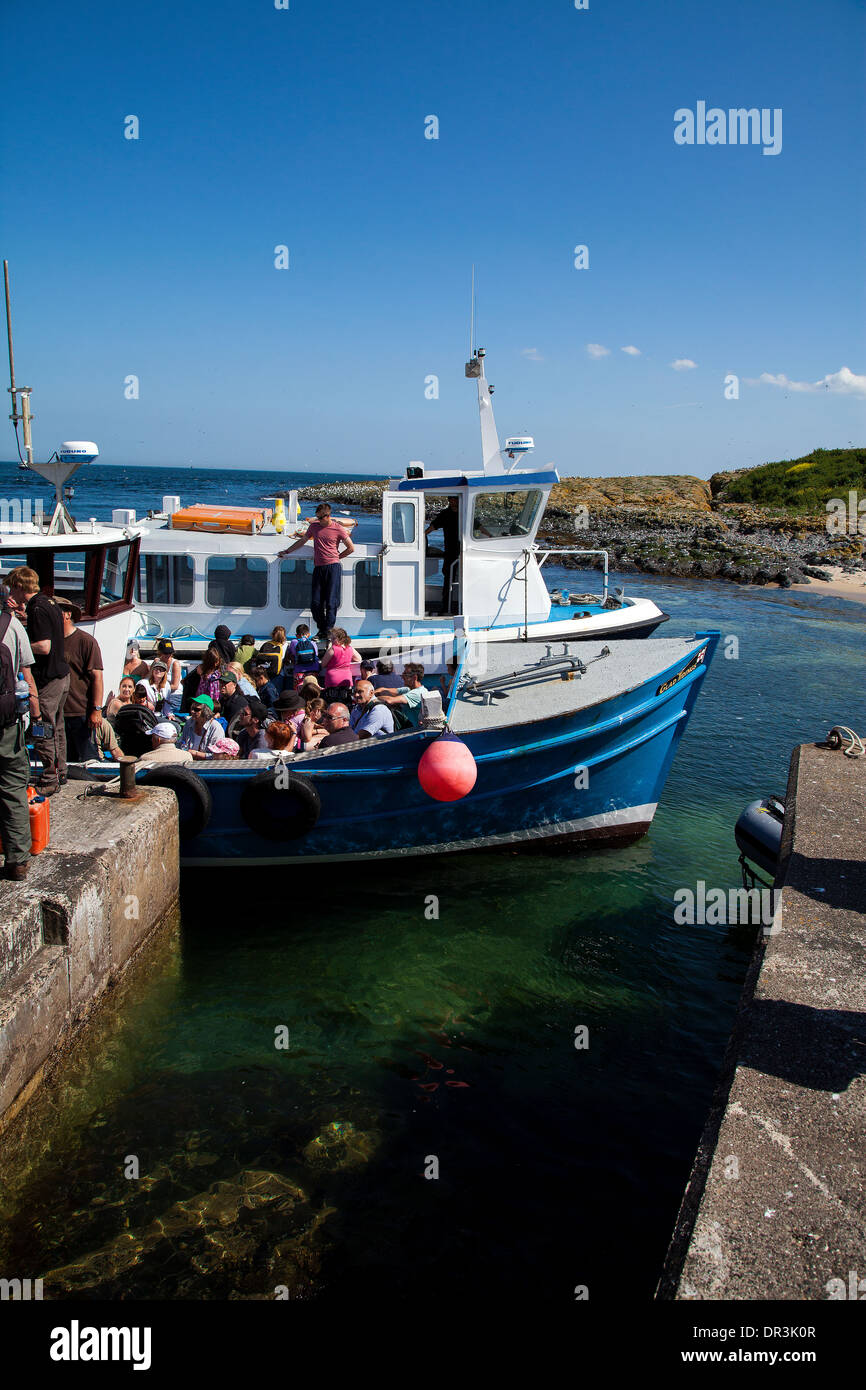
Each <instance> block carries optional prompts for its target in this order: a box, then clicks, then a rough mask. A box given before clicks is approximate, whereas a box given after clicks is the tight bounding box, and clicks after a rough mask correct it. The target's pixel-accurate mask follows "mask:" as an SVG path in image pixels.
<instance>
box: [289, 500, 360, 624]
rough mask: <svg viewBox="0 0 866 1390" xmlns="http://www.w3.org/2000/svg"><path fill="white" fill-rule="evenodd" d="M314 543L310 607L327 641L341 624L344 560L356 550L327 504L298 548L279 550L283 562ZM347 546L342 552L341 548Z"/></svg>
mask: <svg viewBox="0 0 866 1390" xmlns="http://www.w3.org/2000/svg"><path fill="white" fill-rule="evenodd" d="M309 541H312V542H313V589H312V594H311V597H310V607H311V609H312V610H313V618H314V619H315V622H316V626H317V628H318V632H317V633H316V637H317V638H318V639H320V640H326V639H327V636H328V633H329V632H330V630H331V628H332V627H334V625H335V624H336V621H337V613H338V611H339V608H340V595H341V582H342V578H343V567H342V565H341V563H340V562H341V560H342V559H343V557H344V556H346V555H351V554H352V553H353V551H354V549H355V547H354V546H353V544H352V542H351V540H350V539H349V533H348V531H346V530H345V529H344V527H342V526H340V525H338V524H337V522H336V521H332V520H331V508H330V507H329V506H328V504H327V502H320V503H319V506H318V507H317V508H316V520H315V521H311V522H310V524H309V526H308V527H307V531H306V535H303V536H302V537H301V539H300V540H297V541H295V543H294V545H290V546H287V547H286V549H285V550H280V551H278V552H277V553H278V555H279V557H280V559H282V557H283V556H284V555H291V553H292V551H293V550H300V548H301V546H302V545H307V544H308V542H309ZM341 546H342V547H343V548H342V549H340V547H341Z"/></svg>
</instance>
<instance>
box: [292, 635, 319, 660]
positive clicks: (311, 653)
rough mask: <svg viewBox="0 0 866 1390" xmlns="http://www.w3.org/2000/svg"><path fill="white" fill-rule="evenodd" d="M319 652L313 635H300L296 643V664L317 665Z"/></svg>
mask: <svg viewBox="0 0 866 1390" xmlns="http://www.w3.org/2000/svg"><path fill="white" fill-rule="evenodd" d="M318 663H319V652H318V648H317V647H316V645H315V643H314V642H313V639H312V638H311V637H298V638H297V640H296V643H295V665H296V666H317V665H318Z"/></svg>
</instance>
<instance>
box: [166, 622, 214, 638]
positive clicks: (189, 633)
mask: <svg viewBox="0 0 866 1390" xmlns="http://www.w3.org/2000/svg"><path fill="white" fill-rule="evenodd" d="M207 636H208V634H207V633H206V632H201V631H200V630H199V628H197V627H195V625H194V624H192V623H190V624H189V625H188V626H187V627H176V628H174V630H173V631H172V632H170V633H169V637H204V638H205V639H207Z"/></svg>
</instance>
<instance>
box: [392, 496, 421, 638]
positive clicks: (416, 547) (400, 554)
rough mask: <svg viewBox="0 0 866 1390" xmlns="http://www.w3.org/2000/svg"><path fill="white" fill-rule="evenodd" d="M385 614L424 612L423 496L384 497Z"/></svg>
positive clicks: (408, 615)
mask: <svg viewBox="0 0 866 1390" xmlns="http://www.w3.org/2000/svg"><path fill="white" fill-rule="evenodd" d="M382 540H383V549H382V617H383V618H386V619H391V618H423V616H424V558H425V557H424V497H423V494H421V493H415V494H413V493H405V492H386V493H385V494H384V495H383V497H382Z"/></svg>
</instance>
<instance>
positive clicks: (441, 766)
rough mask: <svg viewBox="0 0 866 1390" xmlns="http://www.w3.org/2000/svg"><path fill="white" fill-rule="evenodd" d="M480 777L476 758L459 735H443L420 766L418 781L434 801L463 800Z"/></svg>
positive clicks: (427, 751)
mask: <svg viewBox="0 0 866 1390" xmlns="http://www.w3.org/2000/svg"><path fill="white" fill-rule="evenodd" d="M477 776H478V767H477V765H476V763H475V759H474V758H473V756H472V754H471V753H470V751H469V749H468V748H467V747H466V744H465V743H463V741H462V740H461V739H459V738H457V737H456V735H455V734H440V735H439V737H438V738H437V739H434V741H433V742H432V743H431V744H430V747H429V748H427V749H426V750H425V752H424V754H423V756H422V757H421V760H420V762H419V763H418V781H419V782H420V783H421V786H422V787H423V788H424V790H425V792H426V793H427V795H428V796H432V798H433V800H434V801H459V800H460V798H461V796H465V795H466V793H467V792H471V790H472V788H473V787H474V786H475V779H476V778H477Z"/></svg>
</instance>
